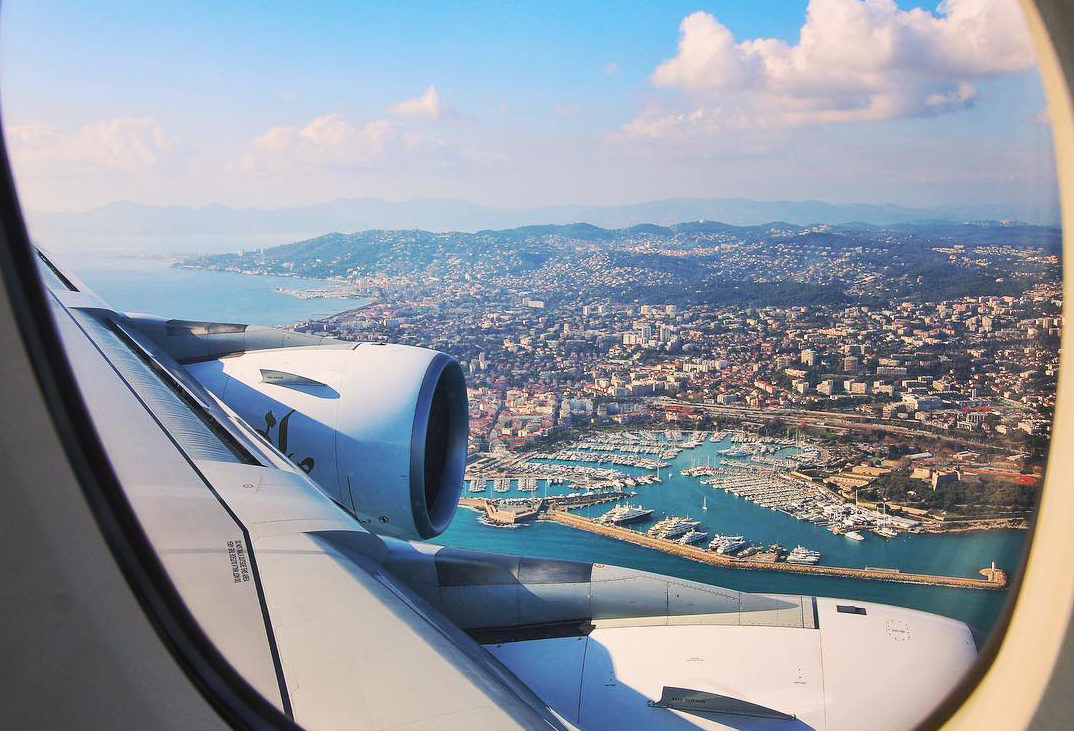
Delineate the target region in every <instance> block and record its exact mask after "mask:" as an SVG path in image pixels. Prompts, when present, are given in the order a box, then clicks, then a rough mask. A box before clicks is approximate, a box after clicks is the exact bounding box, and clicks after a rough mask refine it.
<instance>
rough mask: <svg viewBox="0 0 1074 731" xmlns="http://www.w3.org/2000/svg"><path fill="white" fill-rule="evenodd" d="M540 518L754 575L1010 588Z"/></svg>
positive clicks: (992, 574)
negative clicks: (763, 556) (738, 553)
mask: <svg viewBox="0 0 1074 731" xmlns="http://www.w3.org/2000/svg"><path fill="white" fill-rule="evenodd" d="M538 518H539V519H540V520H550V521H553V522H556V523H559V524H561V525H566V526H568V527H570V528H576V529H578V530H584V531H588V532H589V533H596V534H597V535H602V536H605V537H607V538H614V539H616V540H620V541H625V542H627V543H633V544H635V545H638V546H644V547H645V548H651V549H654V550H657V551H663V552H664V553H670V554H673V555H676V556H680V557H682V558H687V559H690V560H692V561H698V562H700V563H707V564H710V565H712V566H719V567H721V568H728V569H748V570H753V571H782V572H784V573H791V574H811V575H814V576H837V577H840V578H845V579H865V580H868V581H888V582H895V583H900V584H926V585H929V586H945V587H951V588H956V589H979V590H987V591H1000V590H1003V589H1006V588H1007V582H1008V580H1007V573H1006V572H1005V571H1003V569H999V568H996V567H995V566H992V567H989V568H983V569H981V571H980V574H981V575H982V576H983V577H984V578H983V579H968V578H963V577H960V576H937V575H933V574H915V573H905V572H902V571H893V570H892V569H883V568H864V569H853V568H844V567H842V566H822V565H820V564H795V563H786V562H782V561H775V560H773V559H774V557H767V558H768V560H758V559H757V558H734V557H731V556H724V555H721V554H718V553H715V552H713V551H707V550H705V549H703V548H698V547H696V546H687V545H683V544H681V543H678V542H676V541H670V540H666V539H663V538H652V537H650V536H647V535H645V534H644V533H638V532H636V531H632V530H629V529H627V528H622V527H619V526H615V525H606V524H603V523H598V522H597V521H595V520H591V519H589V518H583V517H582V516H580V515H572V514H571V513H568V512H566V511H565V510H557V509H555V508H554V507H552V508H550V509H547V510H544V511H542V512H541V513H540V514H539V516H538Z"/></svg>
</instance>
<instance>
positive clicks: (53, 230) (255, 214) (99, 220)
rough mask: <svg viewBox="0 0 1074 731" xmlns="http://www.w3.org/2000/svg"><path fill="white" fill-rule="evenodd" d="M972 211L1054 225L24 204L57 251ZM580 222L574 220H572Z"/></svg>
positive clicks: (1036, 218)
mask: <svg viewBox="0 0 1074 731" xmlns="http://www.w3.org/2000/svg"><path fill="white" fill-rule="evenodd" d="M977 219H993V220H1002V219H1018V220H1020V221H1027V222H1029V223H1037V224H1045V225H1054V224H1056V222H1057V221H1058V220H1059V214H1058V210H1056V209H1049V210H1043V211H1029V210H1019V209H1018V208H1017V207H1012V206H1005V205H998V204H997V205H980V206H956V207H937V208H906V207H903V206H897V205H892V204H836V203H826V202H824V201H758V200H749V199H745V198H669V199H666V200H659V201H649V202H645V203H633V204H629V205H620V206H545V207H535V208H495V207H489V206H481V205H478V204H475V203H469V202H467V201H462V200H450V199H440V198H418V199H414V200H408V201H389V200H383V199H379V198H339V199H337V200H334V201H330V202H328V203H319V204H315V205H308V206H297V207H285V208H230V207H227V206H221V205H208V206H203V207H200V208H191V207H185V206H146V205H142V204H139V203H132V202H120V203H111V204H109V205H106V206H102V207H100V208H94V209H92V210H89V211H85V212H65V213H57V212H50V213H46V212H33V211H31V212H29V214H28V220H29V223H30V228H31V232H32V233H33V235H34V237H35V239H37V240H38V241H39V242H40V243H41V244H43V245H45V246H48V247H51V248H55V249H57V250H63V249H71V248H79V249H83V248H86V247H89V246H93V247H96V248H99V249H111V250H122V249H126V250H138V251H142V252H154V253H157V252H168V251H206V252H209V251H228V250H234V249H238V248H258V247H262V246H272V245H275V244H280V243H284V242H286V241H293V240H295V239H300V238H306V237H313V236H316V235H318V234H320V233H323V232H324V231H332V230H335V231H345V232H352V231H361V230H370V229H396V230H399V229H424V230H428V231H464V232H474V231H479V230H491V229H508V228H515V227H529V226H543V225H548V224H575V223H577V222H579V221H584V222H585V223H586V224H588V225H590V226H593V227H601V228H610V229H624V228H628V227H631V226H648V225H671V224H676V223H679V222H682V221H694V222H704V223H708V222H709V221H720V222H723V223H722V224H721V225H737V226H754V225H759V224H765V225H768V224H767V223H766V222H771V221H784V222H787V226H788V227H790V226H792V225H811V224H820V223H825V224H848V223H859V224H874V225H891V224H905V223H911V222H917V221H932V222H936V221H946V222H950V223H957V222H963V221H969V220H977ZM579 225H582V224H579Z"/></svg>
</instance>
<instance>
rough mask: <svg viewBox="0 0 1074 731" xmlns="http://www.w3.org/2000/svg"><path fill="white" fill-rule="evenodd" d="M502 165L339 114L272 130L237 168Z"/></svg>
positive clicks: (392, 126) (386, 124) (395, 126)
mask: <svg viewBox="0 0 1074 731" xmlns="http://www.w3.org/2000/svg"><path fill="white" fill-rule="evenodd" d="M501 163H502V161H500V160H499V159H497V158H494V157H491V156H486V155H482V154H480V153H477V152H475V151H473V150H470V149H469V148H466V147H463V146H461V145H458V144H456V143H454V142H450V141H448V140H445V139H442V138H439V137H431V136H428V135H423V134H419V133H417V132H414V131H411V130H408V129H407V128H406V127H404V126H403V125H402V124H400V123H399V122H395V121H392V120H389V119H376V120H373V121H371V122H366V123H365V124H354V123H352V122H351V121H350V120H348V119H347V118H346V117H344V116H343V115H340V114H325V115H323V116H320V117H315V118H314V119H312V120H310V122H309V123H308V124H307V125H305V126H304V127H290V126H280V127H273V128H271V129H269V130H267V131H266V132H264V133H262V134H260V135H258V136H256V137H254V138H253V140H251V141H250V144H249V146H248V148H247V150H246V151H245V152H244V153H243V154H242V155H241V156H240V157H239V158H238V159H237V160H236V163H235V166H234V167H237V168H238V169H239V170H244V171H266V170H273V171H279V170H300V169H307V170H314V169H330V168H336V169H347V168H370V167H375V166H377V165H383V164H389V165H392V166H393V167H398V166H401V165H408V166H412V167H421V168H454V169H459V168H495V167H498V166H499V165H501Z"/></svg>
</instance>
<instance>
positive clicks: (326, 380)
mask: <svg viewBox="0 0 1074 731" xmlns="http://www.w3.org/2000/svg"><path fill="white" fill-rule="evenodd" d="M187 368H188V369H189V371H190V372H191V373H192V374H193V375H194V377H195V378H197V379H198V381H200V382H201V383H202V384H203V385H204V386H205V387H206V388H207V389H208V390H210V391H212V392H213V393H214V394H216V395H217V396H218V397H219V398H220V399H221V400H222V401H223V402H224V403H226V404H227V405H228V406H230V407H231V408H232V409H233V410H234V411H235V412H236V413H237V414H238V415H239V416H241V417H242V418H243V419H244V420H245V421H246V422H247V423H249V424H250V425H251V426H252V427H253V428H255V429H256V430H257V431H258V432H260V433H261V434H262V436H264V437H265V438H266V439H268V440H269V441H270V442H272V443H273V444H274V445H275V446H276V447H277V448H278V449H279V450H280V451H281V452H283V453H284V454H285V455H287V456H288V457H289V458H290V459H291V460H292V461H294V462H295V463H296V464H297V465H298V466H299V467H301V468H302V469H304V470H305V471H306V472H307V473H309V475H310V477H311V478H313V479H314V480H315V481H316V482H317V483H318V484H319V485H320V486H321V487H322V488H323V489H324V490H325V491H326V492H327V493H328V494H329V495H330V496H331V497H332V498H333V499H334V500H335V501H336V502H338V503H339V504H340V505H342V506H343V507H344V508H346V509H347V510H349V511H351V512H352V513H353V514H354V515H355V516H356V517H357V518H358V519H359V520H360V521H362V523H363V524H365V525H366V526H367V527H368V528H369V529H370V530H372V531H375V532H377V533H382V534H386V535H391V536H396V537H400V538H415V537H420V538H432V537H433V536H436V535H438V534H439V533H441V532H443V531H444V529H446V528H447V527H448V525H449V524H450V523H451V519H452V517H453V516H454V514H455V509H456V507H457V505H458V501H459V495H460V493H461V491H462V481H463V473H464V472H465V469H466V437H467V431H468V429H469V424H468V421H469V420H468V417H467V404H466V382H465V379H464V378H463V374H462V369H461V368H460V367H459V364H458V362H457V361H456V360H455V359H454V358H452V357H450V356H448V355H445V354H444V353H439V352H437V351H434V350H427V349H425V348H413V347H407V346H402V345H388V344H381V343H362V344H360V345H357V346H355V347H353V348H340V347H339V346H338V345H336V346H333V347H321V346H309V347H294V348H281V349H274V350H257V351H252V352H246V353H241V354H238V355H232V356H228V357H223V358H220V359H219V360H211V361H206V362H202V363H195V364H191V365H188V366H187Z"/></svg>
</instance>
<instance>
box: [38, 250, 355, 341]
mask: <svg viewBox="0 0 1074 731" xmlns="http://www.w3.org/2000/svg"><path fill="white" fill-rule="evenodd" d="M57 259H58V261H59V263H60V264H61V266H63V267H65V268H66V269H69V270H70V271H72V272H73V273H74V274H75V275H76V276H77V277H78V278H79V279H81V280H82V281H83V282H84V283H85V284H86V285H87V286H89V288H90V289H92V290H93V291H94V292H96V293H97V294H98V295H100V296H101V298H102V299H104V301H105V302H107V303H108V304H109V305H111V306H112V307H114V308H116V309H118V310H123V311H126V312H141V313H148V314H153V315H160V316H162V317H174V318H178V319H183V320H211V321H215V322H243V323H250V324H256V325H270V326H280V325H289V324H291V323H293V322H298V321H299V320H308V319H311V318H316V317H326V316H328V315H333V314H335V313H337V312H342V311H343V310H349V309H353V308H356V307H361V306H362V305H364V304H367V303H368V302H369V300H368V299H345V298H318V299H307V300H304V299H299V298H298V297H293V296H291V295H288V294H282V293H280V292H277V291H275V288H277V287H282V288H283V289H286V290H302V289H313V288H317V287H322V286H324V285H325V284H328V283H326V282H322V281H318V280H311V279H298V278H295V277H270V276H250V275H246V274H236V273H233V272H213V271H206V270H199V269H179V268H176V267H173V266H172V265H171V262H170V261H169V260H167V259H150V258H139V257H133V256H121V255H107V256H101V255H89V254H69V255H64V256H59V257H57Z"/></svg>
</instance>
